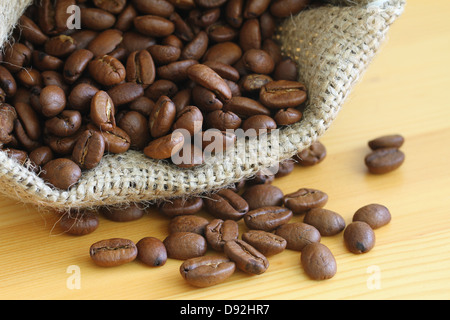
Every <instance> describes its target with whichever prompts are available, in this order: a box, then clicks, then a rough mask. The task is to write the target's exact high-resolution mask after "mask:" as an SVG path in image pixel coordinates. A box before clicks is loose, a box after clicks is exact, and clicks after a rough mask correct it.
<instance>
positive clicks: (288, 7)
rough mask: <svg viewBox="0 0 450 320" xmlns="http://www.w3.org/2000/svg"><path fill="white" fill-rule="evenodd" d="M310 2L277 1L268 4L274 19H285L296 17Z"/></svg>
mask: <svg viewBox="0 0 450 320" xmlns="http://www.w3.org/2000/svg"><path fill="white" fill-rule="evenodd" d="M310 2H311V0H300V1H298V0H277V1H273V2H272V3H271V4H270V7H269V10H270V13H271V14H272V15H273V16H274V17H276V18H286V17H289V16H291V15H296V14H297V13H299V12H300V11H301V10H303V9H304V8H306V7H307V6H308V5H309V3H310Z"/></svg>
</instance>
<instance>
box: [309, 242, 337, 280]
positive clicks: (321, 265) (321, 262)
mask: <svg viewBox="0 0 450 320" xmlns="http://www.w3.org/2000/svg"><path fill="white" fill-rule="evenodd" d="M300 259H301V264H302V267H303V270H305V273H306V274H307V275H308V276H309V277H310V278H311V279H313V280H325V279H330V278H332V277H334V276H335V274H336V272H337V264H336V259H335V258H334V256H333V253H332V252H331V251H330V249H329V248H328V247H327V246H325V245H324V244H322V243H319V242H315V243H310V244H308V245H307V246H305V247H304V248H303V250H302V253H301V257H300Z"/></svg>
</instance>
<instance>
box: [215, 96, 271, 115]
mask: <svg viewBox="0 0 450 320" xmlns="http://www.w3.org/2000/svg"><path fill="white" fill-rule="evenodd" d="M222 109H223V111H231V112H233V113H235V114H236V115H238V116H239V117H240V118H241V119H246V118H248V117H251V116H254V115H260V114H262V115H266V116H270V110H269V109H267V108H266V107H264V106H263V105H262V104H261V103H259V102H258V101H257V100H254V99H251V98H248V97H232V98H231V99H230V100H229V101H228V102H227V103H226V104H225V105H224V106H223V108H222Z"/></svg>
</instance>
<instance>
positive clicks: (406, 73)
mask: <svg viewBox="0 0 450 320" xmlns="http://www.w3.org/2000/svg"><path fill="white" fill-rule="evenodd" d="M449 11H450V2H449V1H447V0H434V1H422V0H408V4H407V7H406V10H405V13H404V14H403V15H402V16H401V17H400V19H399V20H398V21H397V22H396V23H395V24H394V25H393V26H392V29H391V31H390V33H389V39H388V42H387V43H386V44H385V45H384V46H383V48H382V50H381V52H380V54H379V55H378V56H377V57H376V58H375V59H374V61H373V63H372V64H371V66H370V68H369V70H368V71H367V72H366V74H365V75H364V77H363V78H362V80H361V82H360V83H359V84H358V85H357V87H356V88H355V89H354V91H353V93H352V94H351V96H350V98H349V100H348V101H347V103H346V104H345V106H344V108H343V110H342V111H341V113H340V114H339V116H338V118H337V120H336V121H335V122H334V123H333V125H332V127H331V128H330V129H329V131H328V132H327V133H326V134H325V135H324V136H323V137H322V139H321V141H322V142H323V143H324V144H325V145H326V147H327V150H328V155H327V157H326V159H325V160H324V162H322V163H321V164H319V165H317V166H315V167H311V168H301V167H296V169H295V171H294V172H293V173H292V174H291V175H289V176H287V177H284V178H281V179H278V180H276V181H275V182H274V185H276V186H278V187H280V188H281V189H282V190H283V191H284V192H285V193H287V192H292V191H295V190H297V189H298V188H300V187H312V188H318V189H322V190H324V191H326V192H327V193H328V195H329V201H328V203H327V205H326V208H328V209H331V210H334V211H337V212H339V213H341V214H342V216H343V217H344V218H345V220H346V222H347V223H350V222H351V219H352V215H353V213H354V212H355V211H356V209H358V208H359V207H361V206H363V205H365V204H368V203H381V204H384V205H386V206H387V207H388V208H389V209H390V210H391V213H392V221H391V223H390V224H389V225H387V226H384V227H382V228H380V229H377V230H376V231H375V235H376V246H375V248H374V249H373V250H372V251H370V252H369V253H366V254H363V255H354V254H351V253H349V252H348V250H346V249H345V247H344V244H343V241H342V234H339V235H336V236H333V237H324V238H323V239H322V242H323V243H324V244H326V245H327V246H328V247H329V248H330V249H331V251H332V252H333V254H334V255H335V257H336V260H337V265H338V272H337V274H336V276H335V277H334V278H332V279H330V280H326V281H313V280H310V279H309V278H308V277H307V276H306V275H305V273H304V271H303V270H302V268H301V266H300V253H298V252H295V251H291V250H285V251H284V252H283V253H281V254H279V255H276V256H273V257H270V259H269V261H270V267H269V269H268V270H267V271H266V272H265V273H264V274H262V275H259V276H249V275H246V274H244V273H242V272H239V271H238V272H235V274H234V275H233V276H232V277H231V278H230V279H229V280H228V281H227V282H225V283H223V284H220V285H217V286H215V287H211V288H203V289H197V288H193V287H191V286H189V285H188V284H186V283H185V282H184V280H183V279H182V278H181V276H180V274H179V271H178V268H179V266H180V265H181V261H178V260H171V259H170V260H168V262H167V263H166V264H165V265H164V266H162V267H157V268H150V267H147V266H144V265H143V264H141V263H139V262H137V261H134V262H132V263H129V264H127V265H123V266H120V267H117V268H109V269H104V268H99V267H96V266H95V265H94V264H93V263H92V261H91V260H90V258H89V247H90V245H91V244H92V243H93V242H95V241H98V240H101V239H106V238H111V237H123V238H128V239H131V240H134V241H138V240H139V239H141V238H143V237H145V236H155V237H158V238H160V239H164V237H165V236H166V234H167V226H168V219H167V218H166V217H164V216H162V215H161V214H160V213H158V212H156V211H151V212H149V213H148V215H146V216H144V217H143V218H142V219H140V220H138V221H134V222H128V223H118V222H112V221H108V220H106V219H103V218H101V224H100V227H99V229H98V230H96V231H95V232H94V233H92V234H90V235H87V236H84V237H74V236H69V235H67V234H62V233H61V231H60V230H59V229H58V227H57V226H56V218H55V215H54V214H52V213H42V212H38V211H37V210H36V209H35V208H34V207H33V206H29V205H22V204H19V203H16V202H15V201H12V200H9V199H7V198H5V197H1V198H0V241H1V242H2V245H1V246H0V257H1V258H0V298H1V299H164V300H176V299H223V300H230V299H255V300H256V299H288V300H294V299H449V298H450V232H449V230H450V218H449V208H450V197H449V191H450V166H449V164H450V163H449V159H450V147H449V143H450V121H449V119H450V103H449V98H448V92H449V88H450V77H449V74H450V64H449V63H448V58H449V56H448V52H449V51H450V41H449V35H450V20H449V19H448V14H447V13H448V12H449ZM390 133H400V134H402V135H404V136H405V138H406V142H405V144H404V146H403V147H402V150H403V151H404V152H405V154H406V160H405V163H404V164H403V166H402V167H400V168H399V169H398V170H396V171H394V172H391V173H389V174H386V175H382V176H374V175H370V174H368V173H367V170H366V168H365V166H364V162H363V159H364V156H365V155H366V154H367V153H368V151H369V149H368V147H367V141H369V140H370V139H372V138H374V137H377V136H379V135H384V134H390ZM202 215H204V216H205V217H208V215H207V214H206V213H202ZM301 220H302V217H301V216H295V217H294V219H293V221H301ZM241 228H242V230H244V227H243V226H241ZM208 254H210V253H208ZM72 267H74V268H77V269H76V270H78V271H79V272H80V274H79V276H80V277H79V280H80V282H79V284H80V288H73V284H74V282H71V279H72V278H71V276H73V275H74V274H73V273H72V271H71V270H72V269H71V268H72ZM373 280H377V281H373Z"/></svg>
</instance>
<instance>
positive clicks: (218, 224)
mask: <svg viewBox="0 0 450 320" xmlns="http://www.w3.org/2000/svg"><path fill="white" fill-rule="evenodd" d="M238 236H239V225H238V224H237V222H236V221H234V220H225V221H224V220H222V219H214V220H212V221H211V222H210V223H209V224H208V225H207V226H206V227H205V237H206V240H207V242H208V244H209V245H210V246H211V248H213V249H214V250H216V251H223V246H224V245H225V243H226V242H227V241H230V240H236V239H237V238H238Z"/></svg>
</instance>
